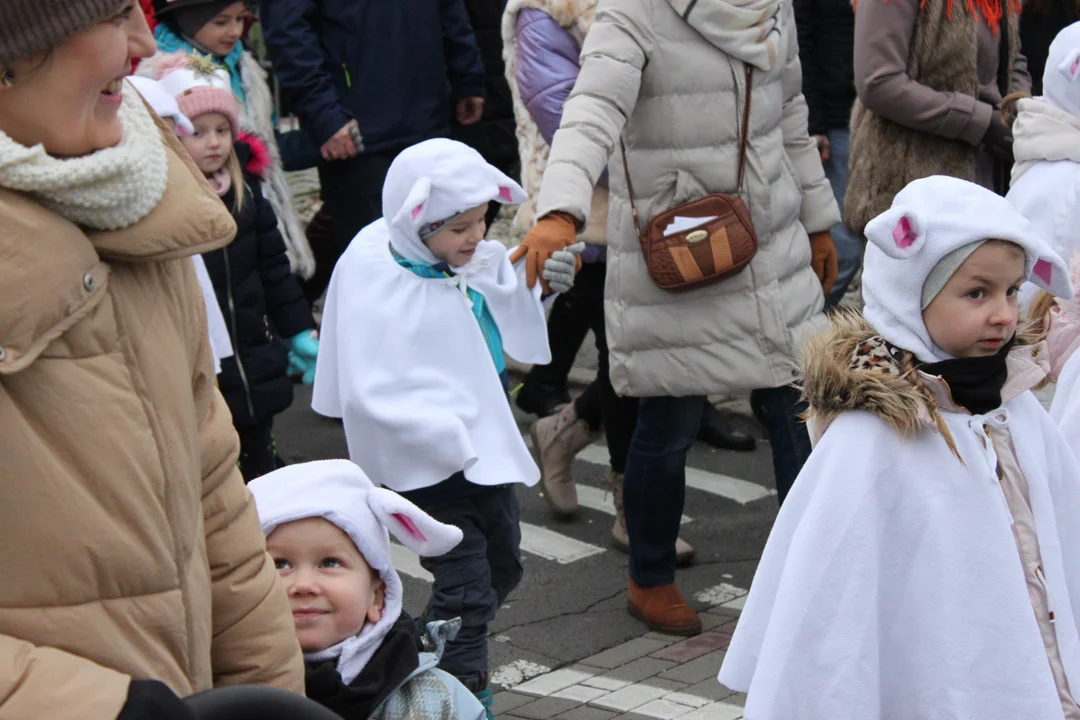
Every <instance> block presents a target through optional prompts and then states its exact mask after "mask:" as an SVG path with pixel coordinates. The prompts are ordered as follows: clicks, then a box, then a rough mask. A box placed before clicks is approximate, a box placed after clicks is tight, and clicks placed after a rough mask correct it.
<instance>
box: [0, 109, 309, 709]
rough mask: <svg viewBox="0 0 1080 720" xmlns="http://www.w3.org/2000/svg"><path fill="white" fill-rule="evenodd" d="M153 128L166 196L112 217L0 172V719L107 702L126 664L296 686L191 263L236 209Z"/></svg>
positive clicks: (281, 606) (284, 608)
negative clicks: (47, 201)
mask: <svg viewBox="0 0 1080 720" xmlns="http://www.w3.org/2000/svg"><path fill="white" fill-rule="evenodd" d="M159 129H160V130H161V132H162V133H163V137H164V138H165V143H166V146H167V152H168V162H169V180H168V186H167V189H166V191H165V196H164V198H162V200H161V202H160V203H158V205H157V207H156V208H154V210H153V211H151V213H150V214H149V215H147V216H146V217H145V218H143V219H142V220H140V221H139V222H138V223H136V224H135V225H132V226H131V227H128V228H125V229H123V230H116V231H100V232H91V231H84V230H83V229H81V228H79V227H77V226H75V225H74V224H72V223H71V222H68V221H67V220H65V219H64V218H62V217H61V216H60V215H57V214H55V213H53V212H51V211H50V210H47V209H46V208H45V207H43V206H42V205H41V204H39V203H38V202H36V201H35V200H34V199H33V198H32V197H31V196H29V195H26V194H24V193H19V192H14V191H12V190H8V189H5V188H0V428H2V430H0V457H2V458H3V459H4V462H3V469H2V470H0V718H2V719H3V720H112V718H115V717H116V715H117V713H118V712H119V710H120V708H121V707H122V706H123V704H124V702H125V700H126V699H127V693H128V685H129V683H130V682H131V679H132V678H150V679H156V680H161V681H162V682H164V683H166V684H167V685H168V686H169V687H171V688H172V689H173V691H175V692H176V693H178V694H180V695H190V694H192V693H196V692H200V691H203V690H208V689H210V688H212V687H215V686H219V685H246V684H252V685H273V686H276V687H279V688H285V689H287V690H292V691H294V692H297V693H303V692H304V668H303V658H302V656H301V654H300V646H299V644H298V643H297V640H296V633H295V630H294V628H293V621H292V616H291V614H290V612H289V604H288V599H287V597H286V595H285V591H284V589H283V587H282V584H281V579H280V578H279V577H278V574H277V571H276V570H275V569H274V563H273V561H272V560H271V559H270V556H269V555H267V553H266V544H265V541H264V539H263V534H262V530H261V529H260V527H259V519H258V516H257V515H256V512H255V503H254V501H253V499H252V497H251V494H250V493H249V492H248V491H247V488H245V487H244V483H243V480H242V478H241V477H240V471H239V470H238V469H237V468H236V459H237V456H238V454H239V441H238V440H237V437H236V432H235V431H234V430H233V427H232V419H231V417H230V416H229V408H228V406H227V405H226V404H225V401H224V399H223V398H222V397H221V394H220V393H219V392H218V391H217V388H216V385H215V382H214V368H213V362H212V357H211V353H210V346H209V342H208V334H207V329H206V310H205V306H204V305H203V300H202V295H201V293H200V292H199V286H198V282H197V280H196V278H195V268H194V265H193V264H192V262H191V256H192V255H193V254H195V253H198V252H206V251H209V250H214V249H216V248H220V247H223V246H224V245H226V244H227V243H228V242H229V241H230V240H231V239H232V237H233V235H235V234H236V225H235V223H234V222H233V220H232V218H231V217H230V215H229V213H228V211H227V209H226V208H225V206H224V205H223V204H222V203H221V201H220V199H219V198H218V197H217V196H216V195H215V194H214V193H213V191H212V190H211V189H210V187H209V186H208V185H207V184H206V182H205V181H203V180H202V179H201V173H199V171H198V168H196V167H195V164H194V162H193V161H192V160H191V158H190V157H189V156H188V154H187V152H185V151H184V148H183V147H182V146H181V145H180V143H179V141H178V140H177V139H176V137H175V136H174V135H173V133H172V132H171V131H169V130H168V129H167V128H165V126H164V125H163V124H161V123H160V121H159Z"/></svg>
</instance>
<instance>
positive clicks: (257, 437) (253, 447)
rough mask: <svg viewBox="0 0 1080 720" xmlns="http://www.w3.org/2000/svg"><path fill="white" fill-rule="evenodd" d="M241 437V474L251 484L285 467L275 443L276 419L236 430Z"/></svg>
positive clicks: (271, 418)
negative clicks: (258, 478) (256, 479)
mask: <svg viewBox="0 0 1080 720" xmlns="http://www.w3.org/2000/svg"><path fill="white" fill-rule="evenodd" d="M236 434H237V435H239V436H240V462H239V465H240V474H241V475H243V476H244V482H245V483H249V482H251V481H252V480H254V479H255V478H257V477H262V476H263V475H265V474H267V473H269V472H273V471H274V470H277V469H278V468H279V467H281V466H282V465H284V463H283V462H282V461H281V460H280V458H279V457H278V454H277V446H276V445H275V443H274V418H273V417H272V416H271V417H270V418H269V419H268V420H263V421H262V422H261V423H258V424H256V425H247V426H245V427H238V428H236Z"/></svg>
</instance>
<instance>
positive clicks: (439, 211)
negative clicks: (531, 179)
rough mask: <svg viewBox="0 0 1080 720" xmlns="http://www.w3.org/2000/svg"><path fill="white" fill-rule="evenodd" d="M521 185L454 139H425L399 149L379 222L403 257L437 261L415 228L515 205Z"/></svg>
mask: <svg viewBox="0 0 1080 720" xmlns="http://www.w3.org/2000/svg"><path fill="white" fill-rule="evenodd" d="M526 199H527V197H526V195H525V191H524V190H522V188H521V186H520V185H518V184H517V183H516V182H514V181H513V180H511V179H510V178H509V177H508V176H507V175H505V174H504V173H502V172H501V171H500V170H498V169H497V168H495V167H494V166H493V165H489V164H488V163H487V162H486V161H485V160H484V158H483V157H482V156H481V155H480V153H478V152H477V151H475V150H473V149H472V148H470V147H469V146H468V145H464V144H462V143H459V142H456V141H454V140H444V139H437V140H427V141H425V142H422V143H418V144H417V145H413V146H412V147H410V148H408V149H406V150H405V151H403V152H402V153H401V154H400V155H398V156H397V159H395V160H394V162H393V164H391V165H390V170H389V171H388V172H387V173H386V184H385V185H383V218H384V220H385V221H386V223H387V225H388V226H389V229H390V243H391V245H393V247H394V249H395V250H396V251H397V252H398V253H400V254H401V255H402V256H403V257H405V258H406V259H408V260H412V261H414V262H422V263H427V264H429V265H435V264H437V263H438V262H439V260H438V258H436V257H435V256H434V255H433V254H432V253H431V251H430V250H428V248H427V246H426V245H425V244H424V243H423V241H422V240H421V239H420V228H422V227H424V226H425V225H429V224H431V223H436V222H440V221H442V220H445V219H446V218H448V217H451V216H453V215H456V214H458V213H461V212H465V211H466V210H470V209H472V208H474V207H477V206H479V205H483V204H484V203H486V202H491V201H493V200H496V201H499V202H502V203H506V204H513V205H516V204H519V203H522V202H524V201H525V200H526Z"/></svg>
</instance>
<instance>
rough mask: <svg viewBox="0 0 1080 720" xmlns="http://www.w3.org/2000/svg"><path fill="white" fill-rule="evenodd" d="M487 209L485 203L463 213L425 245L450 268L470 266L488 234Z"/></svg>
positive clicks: (426, 241) (425, 242) (430, 238)
mask: <svg viewBox="0 0 1080 720" xmlns="http://www.w3.org/2000/svg"><path fill="white" fill-rule="evenodd" d="M487 209H488V204H487V203H484V204H483V205H478V206H477V207H474V208H473V209H472V210H468V211H466V212H464V213H462V214H461V216H460V217H458V218H457V219H456V220H454V221H453V222H449V223H447V224H446V227H444V228H442V229H441V230H439V232H437V233H435V234H434V235H432V236H431V237H429V238H428V239H427V240H425V241H424V244H425V245H427V246H428V250H430V251H431V254H432V255H434V256H435V257H437V258H439V259H440V260H442V261H443V262H444V263H446V264H447V265H449V266H450V267H461V266H462V265H466V264H468V262H469V261H470V260H472V257H473V255H475V254H476V246H477V245H478V244H479V243H480V241H481V240H483V239H484V233H485V232H487V224H486V223H485V222H484V215H486V214H487Z"/></svg>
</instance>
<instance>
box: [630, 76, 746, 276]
mask: <svg viewBox="0 0 1080 720" xmlns="http://www.w3.org/2000/svg"><path fill="white" fill-rule="evenodd" d="M753 79H754V76H753V69H752V68H751V67H750V66H749V65H747V66H746V99H745V101H744V102H743V113H742V132H741V137H740V140H739V171H738V185H737V189H736V194H734V195H728V194H726V193H713V194H711V195H706V196H705V197H703V198H701V199H700V200H694V201H692V202H688V203H684V204H682V205H677V206H675V207H673V208H671V209H669V210H665V211H664V212H662V213H660V214H659V215H657V216H656V217H654V218H653V219H652V220H650V221H649V224H648V225H647V226H646V227H645V228H644V229H642V227H641V220H640V219H639V218H638V211H637V204H636V203H635V202H634V186H633V184H632V183H631V181H630V167H629V165H628V164H627V161H626V145H625V143H623V141H622V139H620V140H619V147H620V148H621V149H622V161H623V170H624V171H625V173H626V191H627V193H628V194H629V196H630V209H631V212H632V213H633V216H634V229H635V230H636V231H637V234H638V238H639V239H640V241H641V252H642V254H643V255H644V256H645V266H646V267H647V268H648V270H649V277H650V278H652V281H653V282H654V283H656V286H657V287H659V288H660V289H662V290H667V291H669V292H683V291H685V290H692V289H694V288H699V287H704V286H705V285H709V284H712V283H714V282H717V281H719V280H723V279H725V278H729V277H731V276H732V275H735V274H737V273H738V272H740V271H741V270H742V269H743V268H744V267H746V266H747V265H748V264H749V263H750V261H751V260H752V259H753V258H754V255H755V254H757V249H758V240H757V233H755V232H754V223H753V220H751V219H750V211H749V210H748V209H747V207H746V203H744V202H743V200H742V197H741V194H742V191H743V176H744V174H745V170H746V144H747V142H748V135H749V132H750V96H751V91H752V89H753ZM676 217H681V218H711V219H709V220H707V221H704V222H702V223H700V224H692V225H690V226H689V227H686V228H685V229H682V230H678V231H675V232H672V233H671V234H668V235H665V234H664V233H665V230H666V228H667V227H668V226H669V225H670V224H672V222H673V221H674V220H675V218H676ZM684 222H685V221H684Z"/></svg>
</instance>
